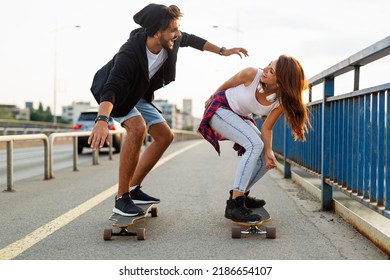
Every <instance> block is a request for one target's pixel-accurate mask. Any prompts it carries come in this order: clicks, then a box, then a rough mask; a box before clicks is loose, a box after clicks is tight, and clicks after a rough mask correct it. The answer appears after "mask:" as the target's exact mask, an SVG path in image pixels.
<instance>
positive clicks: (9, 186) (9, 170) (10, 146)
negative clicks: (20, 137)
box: [6, 140, 14, 192]
mask: <svg viewBox="0 0 390 280" xmlns="http://www.w3.org/2000/svg"><path fill="white" fill-rule="evenodd" d="M13 149H14V142H13V141H12V140H10V141H7V189H6V191H7V192H12V191H13V189H12V185H13V174H14V163H13Z"/></svg>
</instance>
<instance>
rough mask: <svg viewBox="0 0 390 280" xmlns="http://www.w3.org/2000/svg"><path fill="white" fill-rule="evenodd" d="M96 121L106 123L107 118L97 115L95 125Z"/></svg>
mask: <svg viewBox="0 0 390 280" xmlns="http://www.w3.org/2000/svg"><path fill="white" fill-rule="evenodd" d="M97 121H105V122H106V123H108V117H107V116H105V115H99V116H97V117H96V119H95V123H96V122H97Z"/></svg>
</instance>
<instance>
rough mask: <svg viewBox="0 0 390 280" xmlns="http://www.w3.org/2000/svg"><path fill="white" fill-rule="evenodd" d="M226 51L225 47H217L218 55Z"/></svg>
mask: <svg viewBox="0 0 390 280" xmlns="http://www.w3.org/2000/svg"><path fill="white" fill-rule="evenodd" d="M225 51H226V48H225V47H221V48H220V49H219V52H218V53H219V55H223V54H224V52H225Z"/></svg>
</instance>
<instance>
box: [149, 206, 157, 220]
mask: <svg viewBox="0 0 390 280" xmlns="http://www.w3.org/2000/svg"><path fill="white" fill-rule="evenodd" d="M150 211H151V214H152V217H153V218H155V217H157V215H158V211H157V207H152V209H151V210H150Z"/></svg>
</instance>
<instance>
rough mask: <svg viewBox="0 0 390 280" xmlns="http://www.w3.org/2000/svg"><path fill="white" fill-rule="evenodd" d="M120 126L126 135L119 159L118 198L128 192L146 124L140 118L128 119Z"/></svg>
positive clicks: (144, 134)
mask: <svg viewBox="0 0 390 280" xmlns="http://www.w3.org/2000/svg"><path fill="white" fill-rule="evenodd" d="M122 125H123V127H124V128H125V129H126V132H127V133H126V137H125V141H124V143H123V146H122V150H121V152H120V158H119V182H118V197H120V196H121V195H122V194H124V193H127V192H129V182H130V181H131V180H132V177H133V175H134V171H135V170H136V167H137V164H138V161H139V155H140V152H141V147H142V143H143V140H144V138H145V136H146V124H145V121H144V119H143V118H142V117H141V116H136V117H133V118H131V119H128V120H126V121H125V122H124V123H123V124H122Z"/></svg>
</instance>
